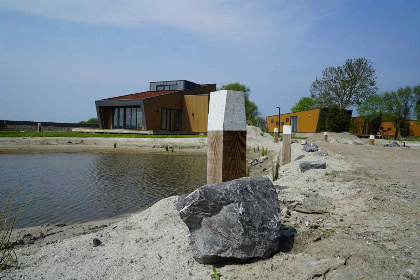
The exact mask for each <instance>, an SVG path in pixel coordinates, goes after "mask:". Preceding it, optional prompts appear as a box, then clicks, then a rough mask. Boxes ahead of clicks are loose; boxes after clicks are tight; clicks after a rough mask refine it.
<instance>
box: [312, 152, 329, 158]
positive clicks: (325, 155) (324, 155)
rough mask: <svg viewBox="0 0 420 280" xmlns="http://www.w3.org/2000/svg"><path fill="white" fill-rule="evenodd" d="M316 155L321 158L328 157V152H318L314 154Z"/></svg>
mask: <svg viewBox="0 0 420 280" xmlns="http://www.w3.org/2000/svg"><path fill="white" fill-rule="evenodd" d="M314 155H315V156H319V157H327V156H328V152H316V153H314Z"/></svg>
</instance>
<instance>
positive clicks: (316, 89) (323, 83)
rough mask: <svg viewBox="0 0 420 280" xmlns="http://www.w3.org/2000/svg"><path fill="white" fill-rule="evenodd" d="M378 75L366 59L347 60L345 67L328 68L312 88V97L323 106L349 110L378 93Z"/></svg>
mask: <svg viewBox="0 0 420 280" xmlns="http://www.w3.org/2000/svg"><path fill="white" fill-rule="evenodd" d="M377 90H378V88H377V87H376V74H375V69H374V68H373V64H372V62H371V61H370V60H368V59H366V58H355V59H347V60H346V63H345V64H344V65H343V66H337V67H327V68H325V69H324V70H323V71H322V78H321V79H318V78H316V80H315V82H313V83H312V86H311V97H312V98H313V99H314V100H315V101H316V102H317V103H318V104H319V105H320V106H321V107H328V106H332V105H337V106H338V107H339V108H343V109H345V108H347V107H350V106H354V105H359V104H361V103H362V102H363V101H364V100H366V98H368V97H369V96H370V95H372V94H374V93H376V91H377Z"/></svg>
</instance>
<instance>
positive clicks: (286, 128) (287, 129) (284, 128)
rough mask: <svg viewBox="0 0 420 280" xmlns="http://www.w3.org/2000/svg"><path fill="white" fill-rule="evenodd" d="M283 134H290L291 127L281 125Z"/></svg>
mask: <svg viewBox="0 0 420 280" xmlns="http://www.w3.org/2000/svg"><path fill="white" fill-rule="evenodd" d="M283 134H292V127H291V126H290V125H283Z"/></svg>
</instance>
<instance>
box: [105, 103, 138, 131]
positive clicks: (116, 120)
mask: <svg viewBox="0 0 420 280" xmlns="http://www.w3.org/2000/svg"><path fill="white" fill-rule="evenodd" d="M142 117H143V115H142V111H141V108H140V107H127V108H125V107H115V108H112V128H114V129H115V128H125V129H141V128H142V121H143V120H142Z"/></svg>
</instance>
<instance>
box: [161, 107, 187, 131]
mask: <svg viewBox="0 0 420 280" xmlns="http://www.w3.org/2000/svg"><path fill="white" fill-rule="evenodd" d="M160 128H161V129H165V130H181V129H182V111H181V110H175V109H167V108H162V109H161V122H160Z"/></svg>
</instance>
